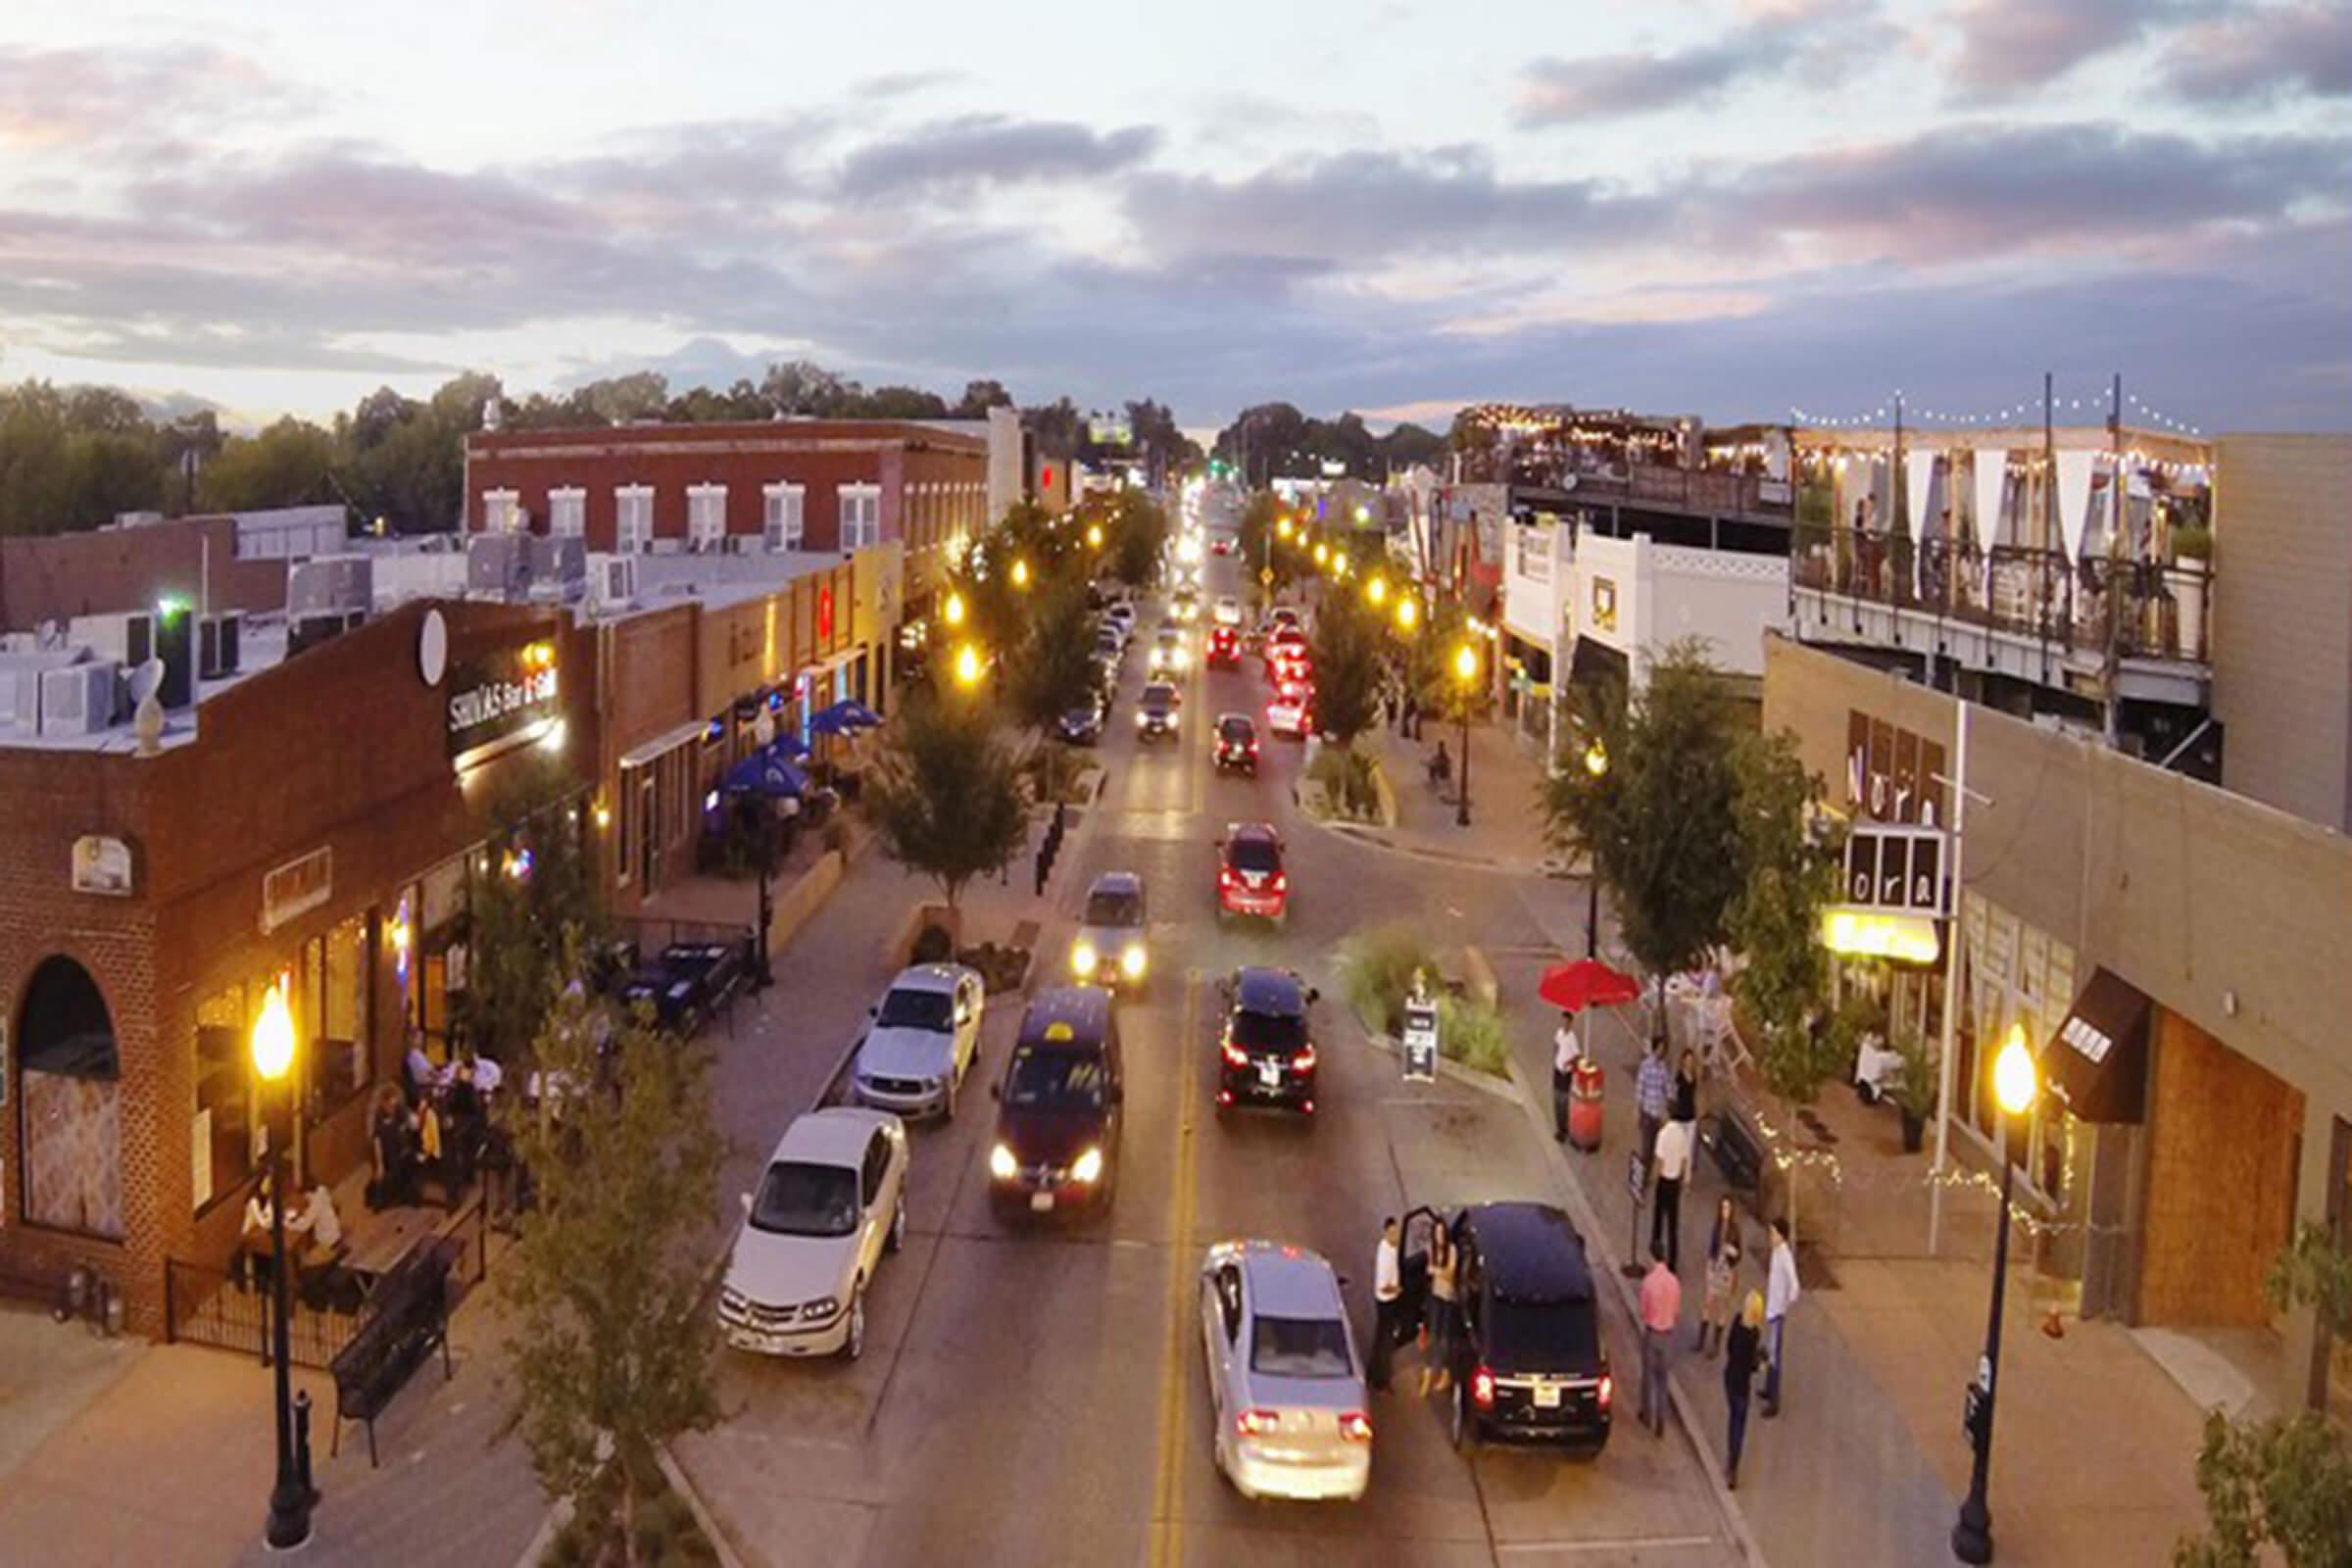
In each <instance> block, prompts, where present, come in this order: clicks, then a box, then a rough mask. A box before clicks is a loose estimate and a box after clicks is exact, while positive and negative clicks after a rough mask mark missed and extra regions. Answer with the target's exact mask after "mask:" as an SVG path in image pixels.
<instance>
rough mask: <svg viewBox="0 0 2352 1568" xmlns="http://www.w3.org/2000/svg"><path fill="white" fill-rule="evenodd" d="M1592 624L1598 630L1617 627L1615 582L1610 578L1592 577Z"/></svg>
mask: <svg viewBox="0 0 2352 1568" xmlns="http://www.w3.org/2000/svg"><path fill="white" fill-rule="evenodd" d="M1593 628H1594V629H1595V630H1598V631H1615V630H1616V629H1617V584H1616V582H1615V581H1614V580H1613V579H1611V578H1608V577H1595V578H1593Z"/></svg>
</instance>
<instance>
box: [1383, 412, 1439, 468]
mask: <svg viewBox="0 0 2352 1568" xmlns="http://www.w3.org/2000/svg"><path fill="white" fill-rule="evenodd" d="M1445 456H1446V438H1445V437H1444V436H1442V435H1440V434H1438V433H1437V432H1436V431H1435V430H1424V429H1423V428H1421V426H1419V425H1417V424H1412V423H1409V422H1408V423H1404V424H1399V425H1397V427H1396V428H1395V429H1393V430H1391V431H1390V432H1389V433H1388V434H1387V435H1384V436H1382V437H1381V438H1380V457H1381V462H1382V463H1383V464H1385V465H1386V466H1388V467H1390V468H1410V467H1414V466H1430V467H1435V466H1437V465H1438V463H1439V462H1440V461H1441V460H1442V459H1444V457H1445Z"/></svg>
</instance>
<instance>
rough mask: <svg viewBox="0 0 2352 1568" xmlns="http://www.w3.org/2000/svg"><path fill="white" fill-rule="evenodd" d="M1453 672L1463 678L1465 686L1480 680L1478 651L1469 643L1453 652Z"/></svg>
mask: <svg viewBox="0 0 2352 1568" xmlns="http://www.w3.org/2000/svg"><path fill="white" fill-rule="evenodd" d="M1453 672H1454V674H1456V675H1457V676H1459V677H1461V682H1462V684H1463V685H1465V686H1467V685H1469V684H1470V683H1471V682H1472V681H1474V680H1476V679H1478V650H1477V649H1475V648H1473V647H1471V646H1470V645H1469V644H1468V643H1464V644H1462V645H1461V646H1460V647H1459V648H1456V649H1455V650H1454V651H1453Z"/></svg>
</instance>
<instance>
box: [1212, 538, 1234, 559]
mask: <svg viewBox="0 0 2352 1568" xmlns="http://www.w3.org/2000/svg"><path fill="white" fill-rule="evenodd" d="M1208 551H1209V554H1210V555H1214V556H1230V555H1232V554H1233V535H1231V534H1229V533H1220V534H1213V535H1211V536H1210V537H1209V541H1208Z"/></svg>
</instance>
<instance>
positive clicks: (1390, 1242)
mask: <svg viewBox="0 0 2352 1568" xmlns="http://www.w3.org/2000/svg"><path fill="white" fill-rule="evenodd" d="M1401 1234H1402V1232H1401V1231H1400V1230H1399V1229H1398V1227H1397V1216H1396V1215H1394V1214H1392V1215H1390V1216H1389V1217H1388V1218H1387V1219H1385V1220H1383V1221H1381V1223H1380V1245H1379V1246H1378V1247H1376V1248H1374V1249H1373V1250H1372V1366H1371V1372H1372V1387H1374V1388H1375V1389H1386V1388H1387V1387H1388V1386H1389V1356H1390V1354H1391V1352H1392V1350H1393V1349H1394V1348H1395V1346H1396V1343H1397V1305H1398V1303H1399V1301H1401V1300H1402V1299H1403V1296H1404V1275H1403V1271H1402V1270H1401V1269H1400V1268H1399V1267H1398V1266H1397V1240H1398V1238H1399V1237H1400V1236H1401Z"/></svg>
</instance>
